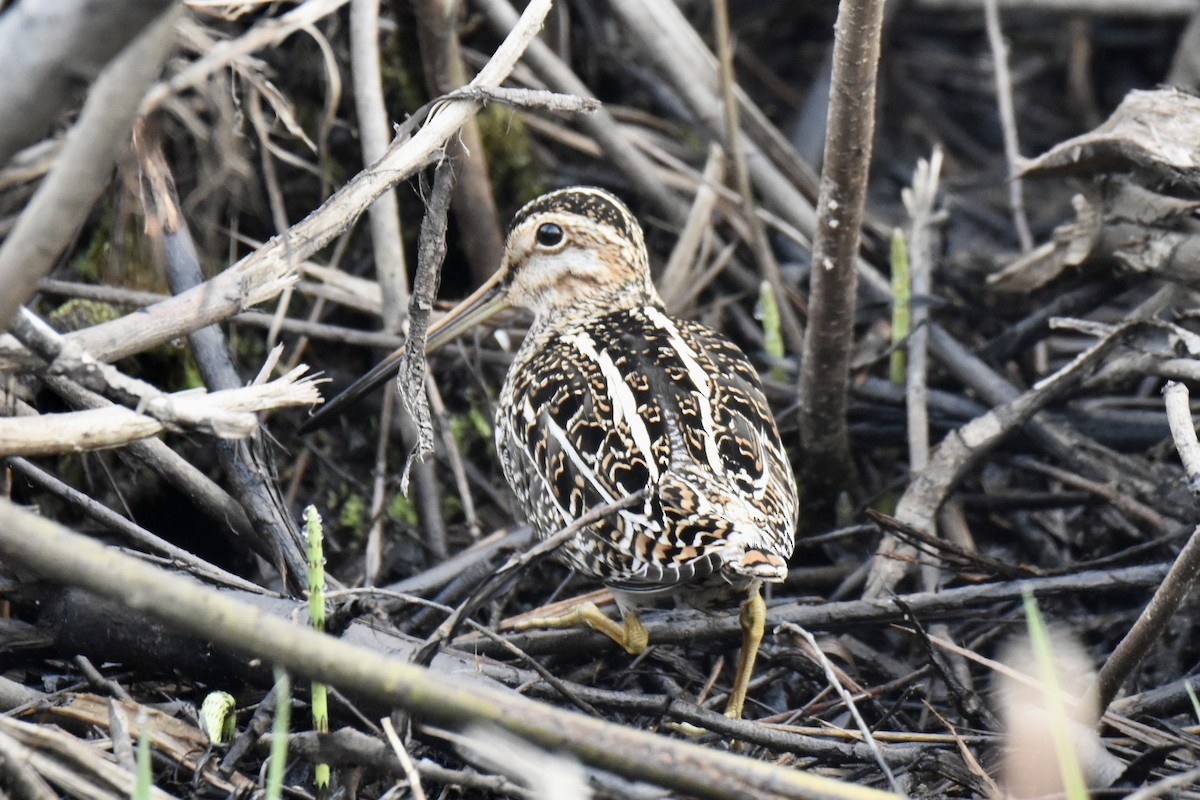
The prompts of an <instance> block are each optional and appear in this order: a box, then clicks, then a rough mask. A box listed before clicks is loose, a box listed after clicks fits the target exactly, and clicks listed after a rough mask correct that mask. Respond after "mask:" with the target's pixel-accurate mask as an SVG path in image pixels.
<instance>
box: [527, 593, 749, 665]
mask: <svg viewBox="0 0 1200 800" xmlns="http://www.w3.org/2000/svg"><path fill="white" fill-rule="evenodd" d="M760 602H761V600H760ZM764 614H765V611H764ZM580 625H586V626H588V627H589V628H591V629H592V630H594V631H599V632H600V633H603V634H604V635H605V636H607V637H608V638H610V639H612V640H613V641H614V642H616V643H617V644H619V645H621V647H624V648H625V652H627V653H629V654H630V655H631V656H635V655H637V654H638V653H640V652H642V651H643V650H645V649H646V645H647V644H648V643H649V642H650V634H648V633H646V629H645V628H644V627H643V626H642V621H641V620H640V619H638V615H637V613H636V612H634V611H626V612H625V615H624V620H623V624H620V625H618V624H617V623H616V622H614V621H613V620H612V618H611V617H609V616H608V615H606V614H605V613H604V612H603V611H601V610H600V609H599V608H598V607H597V606H596V604H595V603H580V604H579V605H577V606H572V607H571V608H570V609H569V610H568V611H567V612H566V613H565V614H560V615H558V616H557V617H538V618H536V619H525V620H521V621H520V622H517V623H516V624H514V625H513V630H517V631H527V630H530V629H532V628H575V627H578V626H580Z"/></svg>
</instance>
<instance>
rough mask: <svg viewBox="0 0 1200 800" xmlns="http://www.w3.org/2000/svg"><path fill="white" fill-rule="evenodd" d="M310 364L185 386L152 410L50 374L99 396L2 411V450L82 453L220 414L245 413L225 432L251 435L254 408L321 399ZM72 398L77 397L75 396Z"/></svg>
mask: <svg viewBox="0 0 1200 800" xmlns="http://www.w3.org/2000/svg"><path fill="white" fill-rule="evenodd" d="M305 369H306V368H305V367H298V368H297V369H296V370H293V371H292V372H291V373H289V374H287V375H284V376H283V377H281V378H278V379H276V380H274V381H272V382H271V383H269V384H266V385H263V386H247V387H243V388H241V389H232V390H229V391H223V392H213V393H211V394H203V393H201V394H197V393H194V392H181V393H179V394H169V395H163V396H162V397H156V398H154V399H152V400H150V401H149V403H148V406H149V409H148V413H145V414H141V413H138V412H137V411H134V410H132V409H128V408H125V407H124V406H118V405H115V404H112V403H109V402H108V401H107V400H104V399H103V398H101V397H100V396H99V395H97V394H95V393H93V392H90V391H88V390H86V389H84V388H83V387H81V386H79V385H78V384H77V383H75V382H74V381H71V380H68V379H66V378H59V377H47V378H45V379H44V380H45V382H46V385H47V386H49V387H50V388H51V389H53V390H54V391H55V392H57V393H59V394H60V395H63V396H69V397H71V398H73V397H75V396H80V395H87V396H90V397H93V398H96V402H94V403H87V405H86V406H84V408H85V410H82V411H73V412H64V413H59V414H43V415H41V416H38V417H19V418H14V417H0V456H13V455H24V456H38V455H53V454H57V453H79V452H84V451H87V450H100V449H104V448H109V447H120V446H122V445H127V444H132V443H134V442H138V441H139V440H143V439H146V438H147V437H150V436H156V435H158V434H160V433H162V432H163V431H165V430H168V424H167V423H166V422H164V421H163V420H165V419H170V420H171V425H170V428H171V429H174V428H176V427H185V428H191V429H198V428H199V429H203V428H206V427H212V424H213V422H214V421H215V420H224V419H229V418H242V417H243V416H244V417H246V418H247V419H248V420H249V423H250V427H249V428H247V429H244V430H243V429H239V430H238V431H230V430H228V429H222V430H221V434H222V435H228V434H230V433H233V434H235V435H248V434H249V433H251V432H253V425H254V415H253V414H251V413H249V412H253V411H262V410H265V409H268V408H280V407H284V406H308V405H312V404H313V403H316V402H319V401H320V399H321V395H320V392H318V391H317V388H316V379H314V378H311V377H302V376H301V373H303V372H304V370H305ZM71 402H72V403H74V402H75V401H74V400H73V399H72V400H71Z"/></svg>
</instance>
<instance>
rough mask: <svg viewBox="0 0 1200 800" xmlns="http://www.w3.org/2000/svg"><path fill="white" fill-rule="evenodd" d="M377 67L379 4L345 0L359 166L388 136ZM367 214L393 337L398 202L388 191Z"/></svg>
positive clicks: (400, 274)
mask: <svg viewBox="0 0 1200 800" xmlns="http://www.w3.org/2000/svg"><path fill="white" fill-rule="evenodd" d="M381 68H382V65H381V63H380V58H379V0H351V3H350V70H351V72H352V74H353V76H354V80H353V84H354V108H355V111H356V112H357V113H358V135H359V138H360V139H361V140H362V153H363V163H364V164H373V163H374V162H376V161H378V160H379V159H380V158H382V157H383V154H384V153H385V152H387V146H388V134H389V132H390V131H391V126H390V125H389V124H388V113H387V106H386V105H385V104H384V101H383V79H382V77H381V75H380V70H381ZM367 214H368V222H369V223H370V226H371V252H372V254H373V255H374V258H375V274H376V275H377V276H378V278H379V287H380V289H382V290H383V326H384V329H385V330H387V331H388V332H390V333H396V332H398V331H399V330H400V324H401V320H402V318H403V316H404V309H405V308H406V307H407V306H408V265H407V264H406V263H405V258H404V241H403V239H402V237H401V235H400V203H399V201H398V200H397V199H396V192H395V191H394V190H388V191H386V192H384V193H383V194H381V195H380V196H379V198H378V199H377V200H376V201H375V202H374V203H372V204H371V207H370V208H369V209H368V210H367Z"/></svg>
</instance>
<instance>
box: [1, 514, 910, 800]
mask: <svg viewBox="0 0 1200 800" xmlns="http://www.w3.org/2000/svg"><path fill="white" fill-rule="evenodd" d="M0 553H3V555H4V557H5V559H6V563H8V564H10V565H15V566H20V567H22V568H25V569H28V570H32V571H34V572H36V573H38V574H40V575H42V576H44V577H45V578H48V579H50V580H53V581H55V582H58V583H62V584H67V585H77V586H81V587H83V588H86V589H89V590H90V591H93V592H95V593H97V594H100V595H102V596H104V597H108V598H111V599H113V600H116V601H118V602H121V603H124V604H126V605H128V606H129V607H131V608H133V609H135V610H140V611H144V612H146V613H148V614H150V615H151V616H153V617H155V618H156V619H159V620H161V621H162V622H164V623H166V624H168V625H170V626H172V627H174V628H176V629H178V630H181V631H186V632H188V633H191V634H193V635H196V636H199V637H201V638H202V639H206V640H209V641H211V642H212V643H213V644H214V645H215V646H217V647H223V648H230V649H232V650H235V651H237V652H240V653H243V654H246V655H251V656H254V657H258V658H262V659H263V660H265V661H267V662H270V663H274V664H277V665H279V666H281V667H284V668H286V669H288V670H290V671H291V672H293V673H294V674H295V675H296V676H298V677H300V678H303V679H306V680H321V681H325V682H327V683H330V684H333V685H336V686H340V687H342V688H343V689H345V690H349V691H352V692H354V693H355V694H358V695H360V696H363V697H365V698H369V699H372V700H375V701H377V702H381V703H384V704H387V705H390V706H395V707H401V708H405V709H407V710H409V711H412V712H413V713H415V714H418V715H420V716H421V717H422V718H424V719H426V720H428V721H429V722H432V723H436V724H441V725H447V726H452V727H460V726H462V725H464V724H466V723H468V722H486V723H491V724H494V725H496V726H498V727H500V728H503V729H505V730H508V731H510V732H512V733H514V734H515V735H517V736H520V737H522V738H524V739H527V740H529V741H531V742H534V743H536V744H538V745H540V746H542V747H547V748H553V749H562V750H565V751H567V752H570V753H572V754H573V755H575V756H576V757H578V758H580V759H581V760H583V761H584V762H586V763H588V764H592V765H595V766H598V767H600V768H602V769H606V770H610V771H612V772H616V773H618V774H620V775H624V776H626V777H629V778H632V779H635V780H643V781H650V782H653V783H656V784H660V785H662V786H667V787H670V788H673V789H676V790H677V791H680V792H685V793H691V794H694V795H696V796H698V797H711V798H725V797H730V796H745V795H749V796H760V797H761V796H768V797H769V796H779V797H788V798H818V797H819V798H827V797H829V798H832V797H839V798H862V800H871V799H872V798H885V797H891V795H888V794H886V793H884V792H879V791H877V790H873V789H869V788H867V787H862V786H853V785H848V784H843V783H839V782H836V781H832V780H830V779H828V778H822V777H819V776H817V775H814V774H811V773H807V772H803V771H800V770H793V769H785V768H781V767H778V766H776V765H773V764H768V763H764V762H759V761H754V760H752V759H748V758H742V757H739V756H736V755H733V754H730V753H722V752H717V751H713V750H708V749H705V748H702V747H700V746H698V745H694V744H691V743H688V742H679V741H674V740H670V739H666V738H664V737H660V736H656V735H654V734H650V733H646V732H643V731H637V730H630V729H627V728H623V727H621V726H617V725H613V724H610V723H607V722H602V721H600V720H595V719H590V718H587V717H584V716H582V715H580V714H576V713H572V712H566V711H561V710H559V709H556V708H551V707H548V706H546V705H544V704H542V703H538V702H535V701H532V700H527V699H525V698H522V697H518V696H514V695H513V694H512V693H509V692H502V691H496V690H494V689H491V688H488V687H484V686H481V685H476V684H475V683H473V682H471V681H468V680H464V679H463V678H462V677H458V678H449V677H446V676H443V675H440V674H437V673H433V672H430V671H429V670H426V669H423V668H421V667H417V666H414V665H412V664H406V663H403V662H400V661H397V660H395V659H390V658H386V657H384V656H382V655H380V654H378V653H375V652H372V651H370V650H367V649H365V648H361V647H355V646H353V645H348V644H346V643H344V642H341V641H338V640H336V639H333V638H331V637H329V636H324V635H321V634H319V633H316V632H314V631H311V630H307V629H305V628H303V627H298V626H296V625H292V624H289V623H288V622H286V621H284V620H282V619H276V618H272V617H270V616H268V615H266V614H264V613H263V612H261V611H259V610H258V609H254V608H251V607H249V606H247V605H246V604H244V603H240V602H238V601H236V600H232V599H230V598H228V597H225V596H222V595H221V594H219V593H217V592H214V591H211V590H208V589H204V588H202V587H199V586H196V585H195V584H193V583H192V582H190V581H188V580H185V579H181V578H177V577H174V576H172V575H169V574H167V573H164V572H163V571H162V570H159V569H155V568H154V567H150V566H147V565H145V564H141V563H138V562H137V561H135V560H133V559H131V558H129V557H128V556H123V555H121V554H119V553H117V552H114V551H113V550H111V549H110V548H106V547H104V546H103V545H101V544H99V543H97V542H94V541H92V540H90V539H88V538H86V537H84V536H80V535H78V534H75V533H72V532H71V531H68V530H67V529H66V528H63V527H62V526H60V525H58V524H56V523H54V522H51V521H49V520H46V519H42V518H40V517H37V516H36V515H34V514H32V513H30V512H28V511H24V510H22V509H20V508H18V507H17V506H15V505H14V504H12V503H11V502H9V501H7V500H0Z"/></svg>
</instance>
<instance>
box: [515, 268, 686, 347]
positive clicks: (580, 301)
mask: <svg viewBox="0 0 1200 800" xmlns="http://www.w3.org/2000/svg"><path fill="white" fill-rule="evenodd" d="M556 299H558V300H559V301H558V302H545V303H542V304H541V305H540V306H539V307H538V308H535V309H534V310H533V325H532V327H531V328H530V331H529V332H530V335H531V336H554V335H557V334H559V333H561V332H563V331H565V330H568V329H571V328H578V327H587V326H588V324H589V323H591V322H593V321H595V320H598V319H600V318H601V317H605V316H608V315H609V314H612V313H613V312H616V311H624V310H628V309H631V308H644V307H645V306H654V307H656V308H660V309H661V308H662V307H663V303H662V299H661V298H660V297H659V296H658V292H657V291H656V290H655V289H654V286H653V284H651V283H650V282H649V281H647V282H646V283H645V284H640V283H639V284H621V285H618V286H614V287H612V288H609V289H603V288H602V289H596V288H595V287H590V290H589V291H586V292H584V291H578V292H574V293H572V294H570V295H564V296H562V297H561V298H556Z"/></svg>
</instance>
